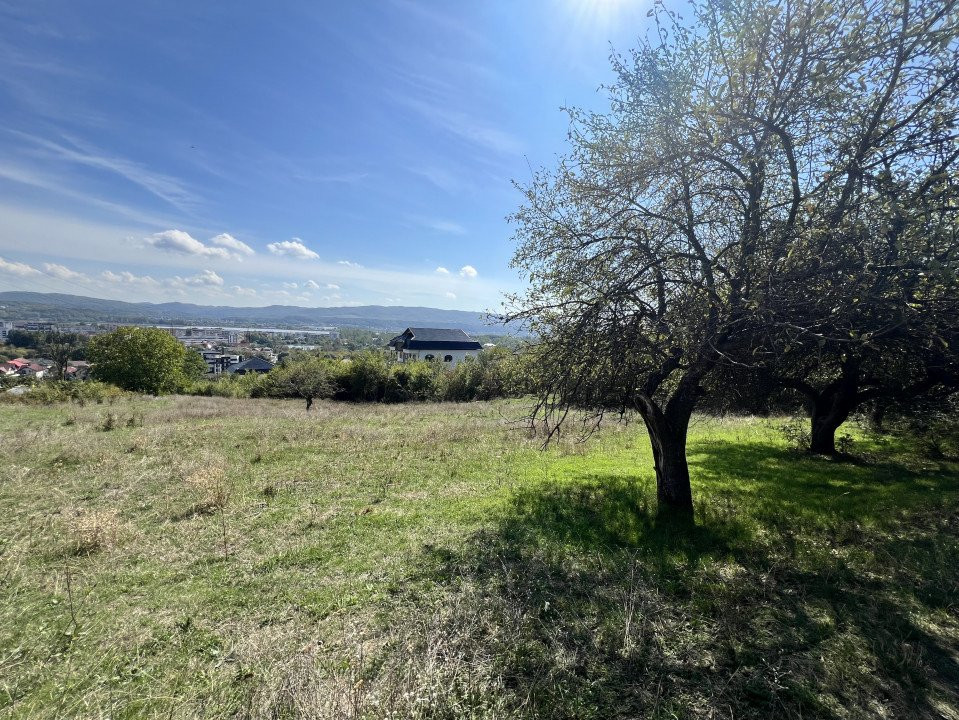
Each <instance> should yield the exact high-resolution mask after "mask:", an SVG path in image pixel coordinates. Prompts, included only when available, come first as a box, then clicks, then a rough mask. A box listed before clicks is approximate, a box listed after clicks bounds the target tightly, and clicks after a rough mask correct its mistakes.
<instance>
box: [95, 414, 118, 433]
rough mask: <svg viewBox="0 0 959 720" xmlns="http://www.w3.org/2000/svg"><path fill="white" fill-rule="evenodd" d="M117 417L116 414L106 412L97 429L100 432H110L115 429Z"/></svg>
mask: <svg viewBox="0 0 959 720" xmlns="http://www.w3.org/2000/svg"><path fill="white" fill-rule="evenodd" d="M117 422H118V419H117V416H116V413H112V412H108V413H107V414H106V415H104V416H103V420H102V421H101V422H100V425H99V427H98V428H97V429H98V430H100V431H101V432H110V431H111V430H113V429H114V428H116V427H117Z"/></svg>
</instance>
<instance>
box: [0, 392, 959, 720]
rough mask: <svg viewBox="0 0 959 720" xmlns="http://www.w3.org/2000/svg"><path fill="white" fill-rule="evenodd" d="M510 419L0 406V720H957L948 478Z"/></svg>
mask: <svg viewBox="0 0 959 720" xmlns="http://www.w3.org/2000/svg"><path fill="white" fill-rule="evenodd" d="M111 414H112V415H113V417H114V422H113V423H112V424H113V425H114V428H113V429H111V430H104V429H103V428H104V427H107V426H109V425H110V424H111V423H107V422H105V421H106V419H107V416H108V415H111ZM521 414H522V406H521V405H518V404H516V403H505V402H503V403H491V404H484V403H474V404H467V405H395V406H382V405H381V406H377V405H348V404H333V403H323V404H320V405H319V406H318V408H317V409H316V410H315V411H314V412H313V413H311V414H310V415H309V416H308V415H306V414H305V413H304V411H303V409H302V407H301V406H300V404H298V403H292V402H290V403H287V402H274V401H264V400H261V401H251V400H227V399H219V398H162V399H148V398H143V399H125V400H120V401H118V402H116V403H115V404H112V405H108V404H105V405H86V406H85V407H78V406H70V405H59V406H50V407H36V406H25V405H0V436H2V438H3V441H2V445H0V717H24V718H26V717H30V718H33V717H51V718H52V717H114V718H138V717H196V716H206V717H297V716H301V717H397V718H400V717H448V718H452V717H463V718H467V717H468V718H481V717H490V718H493V717H500V718H501V717H550V718H597V719H599V718H611V717H616V718H635V717H662V718H669V717H680V718H681V717H755V718H768V717H788V718H800V717H801V718H809V717H829V718H833V717H835V718H866V717H930V718H932V717H959V714H957V713H959V699H957V695H956V688H957V687H959V617H957V615H959V609H957V598H959V466H957V465H955V464H950V463H946V462H930V461H927V460H923V459H922V458H919V457H917V456H915V455H914V454H912V453H910V452H909V450H908V448H907V447H906V446H904V445H902V444H900V443H897V442H896V441H894V440H891V439H875V438H865V437H859V438H857V441H856V445H855V446H854V451H855V453H856V454H858V455H859V456H860V458H861V459H860V460H859V461H857V462H848V463H837V462H833V461H829V460H823V459H816V458H810V457H804V456H801V455H799V454H796V453H794V452H793V451H791V450H789V449H788V448H787V447H785V445H784V442H783V441H782V440H781V438H780V436H779V433H778V432H777V431H776V427H775V426H776V423H775V422H770V421H764V420H756V419H728V420H708V419H700V420H698V421H697V422H696V424H695V426H694V428H693V430H692V432H691V436H690V444H689V455H690V464H691V471H692V474H693V476H694V498H695V500H696V503H697V518H696V520H697V522H696V526H695V528H692V529H690V528H688V527H676V526H673V525H671V524H670V523H669V522H668V521H665V520H663V519H662V518H658V517H657V515H656V512H655V488H654V484H653V483H654V481H653V476H652V471H651V461H650V451H649V447H648V442H647V439H646V437H645V433H644V431H643V430H642V426H641V424H635V423H630V424H629V425H624V424H618V423H609V424H607V425H605V426H604V427H603V429H602V430H601V432H600V433H599V434H598V435H596V436H595V437H593V438H592V439H591V440H590V441H589V442H587V443H585V444H583V443H579V442H577V439H576V438H575V437H573V436H569V437H564V438H563V439H562V440H561V442H559V443H558V444H557V445H555V446H553V447H551V448H550V449H549V450H547V451H546V452H541V451H540V450H539V449H538V446H539V440H537V439H534V438H530V437H528V435H527V433H526V432H525V430H524V428H523V427H522V425H521V424H516V423H514V422H512V421H513V420H514V419H516V418H517V417H519V416H520V415H521ZM220 473H222V475H223V477H224V478H225V483H226V486H227V488H228V489H229V499H228V501H227V502H226V504H225V505H224V507H223V509H222V513H221V512H220V511H219V510H218V509H217V508H216V507H213V508H210V507H206V508H204V504H205V498H204V494H208V492H209V485H210V483H212V482H213V481H215V479H216V478H217V477H218V476H219V474H220ZM204 483H205V484H204ZM97 512H99V513H101V514H100V515H93V517H100V518H103V523H104V524H105V525H107V526H109V527H107V528H106V529H107V530H108V532H107V533H106V537H105V539H104V542H103V543H102V547H97V548H94V549H92V550H90V549H85V550H81V551H78V550H77V540H78V539H81V540H82V539H83V538H78V534H82V532H83V528H81V527H79V525H80V524H81V523H80V522H78V521H77V520H76V517H77V515H78V514H79V515H80V516H81V517H86V518H90V517H91V513H97ZM110 513H115V519H113V520H111V519H110V518H111V515H110ZM224 528H225V533H226V537H225V545H226V552H224ZM391 713H392V714H391Z"/></svg>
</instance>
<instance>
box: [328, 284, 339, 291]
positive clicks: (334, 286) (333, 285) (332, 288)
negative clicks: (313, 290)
mask: <svg viewBox="0 0 959 720" xmlns="http://www.w3.org/2000/svg"><path fill="white" fill-rule="evenodd" d="M326 289H327V290H339V289H340V286H339V285H337V284H336V283H327V284H326Z"/></svg>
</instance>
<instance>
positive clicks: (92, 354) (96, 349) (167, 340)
mask: <svg viewBox="0 0 959 720" xmlns="http://www.w3.org/2000/svg"><path fill="white" fill-rule="evenodd" d="M87 354H88V357H89V358H90V361H91V362H92V363H93V376H94V377H95V378H97V379H98V380H103V381H105V382H110V383H113V384H114V385H117V386H118V387H121V388H123V389H124V390H131V391H133V392H143V393H150V394H153V395H161V394H164V393H170V392H175V391H176V390H178V389H180V388H181V387H183V385H184V382H185V380H186V378H185V377H184V362H185V359H186V357H187V352H186V349H185V348H184V347H183V345H181V344H180V343H179V342H177V340H176V338H174V337H173V336H172V335H171V334H170V333H168V332H165V331H163V330H159V329H157V328H141V327H121V328H118V329H117V330H114V331H113V332H111V333H107V334H105V335H97V336H96V337H94V338H92V339H91V340H90V344H89V346H88V350H87Z"/></svg>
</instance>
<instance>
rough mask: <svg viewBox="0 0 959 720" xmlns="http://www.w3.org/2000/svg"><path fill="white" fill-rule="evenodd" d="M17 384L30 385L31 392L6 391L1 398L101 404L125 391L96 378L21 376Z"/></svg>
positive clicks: (39, 403)
mask: <svg viewBox="0 0 959 720" xmlns="http://www.w3.org/2000/svg"><path fill="white" fill-rule="evenodd" d="M17 384H18V385H27V386H29V387H30V392H27V393H24V394H23V395H16V396H14V395H10V394H9V393H6V392H4V393H3V394H2V395H0V398H2V399H3V401H4V402H13V403H22V404H29V405H53V404H55V403H62V402H75V403H77V404H78V405H85V404H87V403H88V402H95V403H98V404H99V403H102V402H104V401H107V400H112V399H114V398H117V397H119V396H121V395H123V391H122V390H121V389H120V388H118V387H116V386H115V385H110V384H108V383H103V382H97V381H95V380H83V381H67V380H48V381H37V380H26V379H25V378H19V382H18V383H17Z"/></svg>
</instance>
